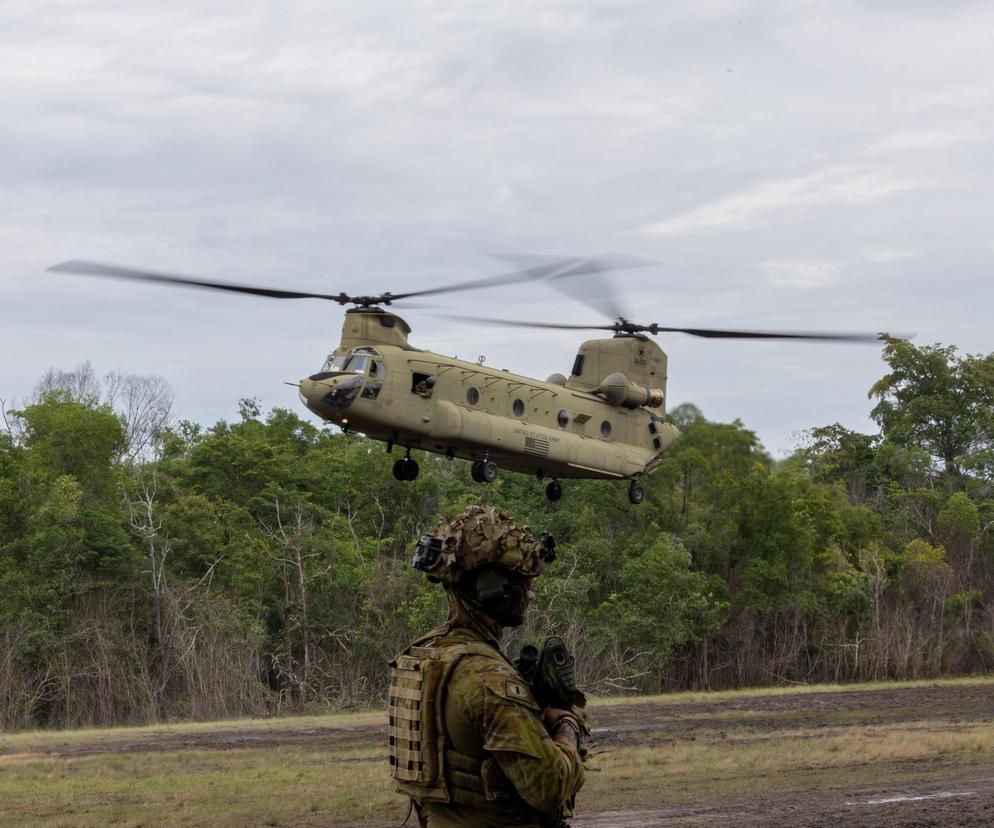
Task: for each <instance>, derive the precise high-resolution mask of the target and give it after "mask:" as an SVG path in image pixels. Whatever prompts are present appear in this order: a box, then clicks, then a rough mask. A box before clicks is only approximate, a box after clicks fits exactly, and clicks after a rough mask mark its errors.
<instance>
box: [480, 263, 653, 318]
mask: <svg viewBox="0 0 994 828" xmlns="http://www.w3.org/2000/svg"><path fill="white" fill-rule="evenodd" d="M495 258H497V259H502V260H503V261H506V262H509V263H511V264H515V265H518V266H519V267H520V266H522V265H525V264H527V263H529V262H532V263H539V262H543V261H552V260H553V257H551V256H528V255H520V254H502V255H499V256H496V257H495ZM659 264H662V262H658V261H656V260H655V259H645V258H642V257H639V256H626V255H624V254H620V253H602V254H599V255H597V256H591V257H590V258H586V259H579V260H576V264H574V265H571V266H569V267H566V268H564V269H563V270H562V271H560V272H558V273H553V274H551V275H550V276H549V277H548V278H547V279H546V282H547V283H548V284H549V285H551V286H552V287H554V288H556V290H558V291H560V292H561V293H563V294H565V295H566V296H568V297H570V298H571V299H575V300H576V301H577V302H580V303H581V304H584V305H586V306H587V307H588V308H591V309H592V310H595V311H597V313H599V314H601V315H602V316H606V317H607V318H608V319H620V318H623V317H624V316H625V311H624V309H623V308H622V307H621V305H620V304H619V303H618V299H617V296H616V295H615V291H614V290H613V289H612V285H611V283H610V282H608V281H606V280H603V279H600V280H596V281H594V282H592V281H591V280H589V279H588V280H584V279H576V280H574V279H572V278H571V277H574V276H587V275H592V274H595V273H607V272H610V271H614V270H629V269H631V268H636V267H652V266H654V265H659ZM564 278H569V279H570V281H569V285H568V286H567V284H565V283H563V282H561V281H560V280H561V279H564Z"/></svg>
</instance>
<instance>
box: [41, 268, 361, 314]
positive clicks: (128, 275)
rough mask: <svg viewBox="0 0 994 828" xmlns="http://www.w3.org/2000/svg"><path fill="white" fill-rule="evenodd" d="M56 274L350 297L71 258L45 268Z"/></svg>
mask: <svg viewBox="0 0 994 828" xmlns="http://www.w3.org/2000/svg"><path fill="white" fill-rule="evenodd" d="M48 269H49V270H50V271H53V272H56V273H82V274H84V275H86V276H106V277H109V278H111V279H128V280H130V281H136V282H160V283H162V284H167V285H184V286H186V287H199V288H207V289H209V290H228V291H231V292H233V293H249V294H252V295H253V296H268V297H269V298H271V299H330V300H331V301H333V302H338V303H339V304H340V305H344V304H346V303H347V302H348V301H349V297H348V296H346V295H345V294H344V293H339V294H337V295H331V294H327V293H306V292H302V291H295V290H280V289H279V288H264V287H255V286H254V285H239V284H236V283H234V282H211V281H207V280H206V279H194V278H193V277H191V276H180V275H179V274H176V273H160V272H158V271H154V270H137V269H135V268H131V267H118V266H116V265H107V264H100V263H99V262H87V261H84V260H81V259H73V260H71V261H68V262H62V263H61V264H57V265H53V266H52V267H50V268H48Z"/></svg>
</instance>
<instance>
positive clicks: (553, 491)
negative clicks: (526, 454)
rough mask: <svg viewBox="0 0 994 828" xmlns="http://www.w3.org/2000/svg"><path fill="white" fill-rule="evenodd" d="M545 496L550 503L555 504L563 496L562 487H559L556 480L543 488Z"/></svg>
mask: <svg viewBox="0 0 994 828" xmlns="http://www.w3.org/2000/svg"><path fill="white" fill-rule="evenodd" d="M545 496H546V497H547V498H548V499H549V502H550V503H555V502H556V501H557V500H559V498H561V497H562V496H563V487H562V486H560V485H559V481H558V480H550V481H549V485H548V486H546V487H545Z"/></svg>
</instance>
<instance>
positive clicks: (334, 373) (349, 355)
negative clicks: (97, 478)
mask: <svg viewBox="0 0 994 828" xmlns="http://www.w3.org/2000/svg"><path fill="white" fill-rule="evenodd" d="M533 262H534V259H533ZM646 264H656V263H655V262H651V261H649V260H644V259H635V258H633V257H622V256H615V255H608V256H600V257H594V258H569V259H566V258H557V259H550V258H546V259H543V260H540V261H539V263H538V264H534V263H533V264H532V266H530V267H527V268H524V269H519V270H516V271H514V272H511V273H506V274H502V275H500V276H495V277H490V278H485V279H478V280H475V281H470V282H461V283H458V284H453V285H448V286H443V287H436V288H431V289H427V290H415V291H408V292H404V293H389V292H388V293H381V294H375V295H369V296H350V295H348V294H346V293H339V294H319V293H308V292H299V291H289V290H282V289H276V288H264V287H257V286H252V285H242V284H234V283H230V282H215V281H206V280H203V279H197V278H192V277H189V276H179V275H175V274H170V273H161V272H155V271H148V270H136V269H132V268H124V267H117V266H114V265H106V264H99V263H96V262H87V261H79V260H74V261H69V262H64V263H62V264H59V265H55V266H54V267H52V268H49V269H50V270H54V271H61V272H70V273H81V274H85V275H91V276H106V277H111V278H118V279H131V280H138V281H145V282H157V283H164V284H170V285H180V286H187V287H199V288H207V289H213V290H225V291H232V292H235V293H248V294H251V295H255V296H266V297H270V298H276V299H306V298H313V299H325V300H330V301H333V302H337V303H338V304H340V305H352V307H350V308H349V309H348V310H346V311H345V321H344V324H343V325H342V338H341V341H340V342H339V344H338V346H337V347H336V348H335V349H334V350H333V351H332V352H331V353H330V354H329V355H328V358H327V360H326V361H325V363H324V365H323V366H322V367H321V370H319V371H317V372H316V373H313V374H310V375H309V376H307V377H305V378H303V379H302V380H300V382H299V384H297V385H298V387H299V390H300V397H301V400H302V401H303V403H304V404H305V405H306V406H307V408H309V409H310V410H311V411H312V412H314V413H315V414H317V415H318V416H319V417H321V418H322V419H324V420H327V421H330V422H332V423H335V424H336V425H338V426H340V427H341V428H342V429H344V430H346V431H355V432H359V433H362V434H365V435H366V436H367V437H371V438H373V439H375V440H381V441H383V442H385V443H386V449H387V452H391V451H392V450H393V448H394V447H395V446H396V447H399V448H402V449H404V452H405V453H404V456H403V457H401V458H399V459H398V460H396V461H395V462H394V465H393V474H394V477H395V478H396V479H398V480H414V479H415V478H416V477H417V476H418V470H419V469H418V463H417V461H416V460H415V459H414V458H413V457H411V451H412V450H415V449H421V450H424V451H429V452H434V453H437V454H444V455H445V456H446V457H448V458H449V459H452V458H455V457H459V458H463V459H466V460H469V461H471V462H472V467H471V472H472V477H473V479H474V480H476V481H477V482H479V483H492V482H493V481H494V480H495V479H496V478H497V475H498V471H499V469H500V468H505V469H509V470H512V471H516V472H522V473H525V474H534V475H536V476H537V477H538V478H539V479H543V478H549V482H548V483H547V485H546V489H545V491H546V496H547V497H548V498H549V500H552V501H555V500H559V498H560V497H561V496H562V486H561V484H560V482H559V481H560V480H561V479H565V478H608V479H618V480H623V479H627V480H628V481H629V486H628V498H629V500H630V501H631V502H632V503H640V502H642V500H643V498H644V497H645V488H644V487H643V485H642V483H641V480H642V478H643V477H644V476H645V475H647V474H649V473H650V472H652V471H653V470H654V469H655V468H656V467H657V466H658V465H659V462H660V458H661V455H662V454H663V452H664V451H666V449H667V448H669V447H670V446H671V445H672V444H673V442H674V441H675V440H676V439H677V437H678V436H679V432H678V430H677V429H676V428H675V427H674V426H673V425H671V424H670V423H668V422H667V421H666V420H665V403H666V354H665V353H664V352H663V350H662V348H660V347H659V345H657V344H656V343H655V342H654V341H653V340H651V339H649V337H648V336H647V334H652V335H655V334H658V333H664V332H679V333H685V334H690V335H691V336H700V337H707V338H720V339H782V340H797V339H801V340H804V339H807V340H827V341H875V340H877V339H878V336H877V335H876V334H841V333H794V332H774V331H729V330H714V329H708V328H675V327H664V326H662V325H659V324H657V323H652V324H648V325H645V324H636V323H632V322H630V321H628V320H627V319H626V318H624V317H623V316H621V314H620V313H618V312H617V311H616V309H615V307H614V305H613V303H609V305H608V307H609V308H611V310H609V311H608V315H610V316H613V317H614V319H613V321H612V322H610V323H608V324H602V325H573V324H566V323H535V322H516V321H513V320H501V319H480V318H476V317H474V318H472V319H471V321H474V322H480V323H488V324H497V325H513V326H521V327H533V328H534V327H539V328H557V329H568V330H589V329H594V330H603V331H610V332H611V333H613V336H611V337H609V338H601V339H590V340H587V341H586V342H584V343H583V344H582V345H580V348H579V351H578V352H577V354H576V358H575V360H574V361H573V367H572V370H571V372H570V375H569V376H568V377H567V376H564V375H563V374H558V373H557V374H553V375H552V376H550V377H548V378H547V379H545V380H538V379H533V378H531V377H527V376H523V375H519V374H512V373H510V372H508V371H506V370H499V369H494V368H490V367H488V366H485V365H483V364H482V362H466V361H463V360H460V359H456V358H454V357H448V356H443V355H440V354H436V353H432V352H431V351H427V350H422V349H420V348H415V347H414V346H413V345H411V344H410V342H408V336H409V335H410V333H411V328H410V326H409V325H408V324H407V322H405V321H404V320H403V319H402V318H401V317H399V316H397V315H396V314H394V313H392V312H391V311H389V310H386V307H387V306H390V305H392V304H393V303H394V302H399V301H402V300H405V299H409V298H412V297H416V296H428V295H435V294H441V293H449V292H455V291H463V290H471V289H480V288H486V287H493V286H496V285H504V284H510V283H513V282H523V281H531V280H548V281H549V282H550V283H551V284H553V285H556V286H559V287H562V286H563V280H566V279H572V278H573V277H577V276H583V275H590V274H596V273H600V272H605V271H610V270H620V269H623V268H629V267H638V266H644V265H646ZM598 307H599V309H601V310H604V309H605V307H604V305H598ZM461 318H464V319H465V317H461Z"/></svg>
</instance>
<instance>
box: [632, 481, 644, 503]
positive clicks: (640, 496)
mask: <svg viewBox="0 0 994 828" xmlns="http://www.w3.org/2000/svg"><path fill="white" fill-rule="evenodd" d="M628 500H629V501H630V502H632V503H634V504H636V505H638V504H639V503H641V502H642V501H643V500H645V489H644V488H643V487H642V485H641V484H639V483H638V482H637V481H635V480H633V481H632V482H631V483H629V484H628Z"/></svg>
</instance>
